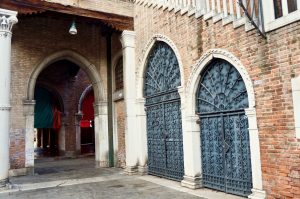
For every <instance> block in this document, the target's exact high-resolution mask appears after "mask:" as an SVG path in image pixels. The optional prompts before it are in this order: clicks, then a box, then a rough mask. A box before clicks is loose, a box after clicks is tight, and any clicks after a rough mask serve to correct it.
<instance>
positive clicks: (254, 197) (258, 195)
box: [248, 189, 266, 199]
mask: <svg viewBox="0 0 300 199" xmlns="http://www.w3.org/2000/svg"><path fill="white" fill-rule="evenodd" d="M251 191H252V194H250V195H249V196H248V198H251V199H265V198H266V192H265V191H263V190H259V189H251Z"/></svg>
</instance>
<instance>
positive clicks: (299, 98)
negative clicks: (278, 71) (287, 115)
mask: <svg viewBox="0 0 300 199" xmlns="http://www.w3.org/2000/svg"><path fill="white" fill-rule="evenodd" d="M292 97H293V107H294V120H295V131H296V135H295V136H296V138H300V76H298V77H295V78H293V79H292Z"/></svg>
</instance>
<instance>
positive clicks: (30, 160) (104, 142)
mask: <svg viewBox="0 0 300 199" xmlns="http://www.w3.org/2000/svg"><path fill="white" fill-rule="evenodd" d="M62 60H64V61H69V62H72V63H73V64H75V65H77V66H78V67H79V68H80V69H82V71H84V72H85V73H86V75H87V76H88V79H89V80H90V84H92V87H93V91H94V96H95V103H94V116H95V118H94V121H95V160H96V166H99V167H107V165H108V156H107V154H108V151H109V144H108V127H107V111H106V110H107V102H106V93H105V92H104V86H103V83H102V80H101V78H100V75H99V72H98V70H97V69H96V67H95V66H94V65H93V64H92V63H90V62H89V61H88V60H87V59H86V58H84V57H83V56H82V55H80V54H78V53H76V52H74V51H71V50H63V51H59V52H56V53H54V54H51V55H49V56H48V57H46V58H45V59H43V60H42V61H41V62H40V63H39V64H38V65H37V66H36V67H35V69H34V70H33V72H32V73H31V76H30V79H29V82H28V90H27V97H26V99H25V100H24V108H26V109H27V110H29V111H28V112H26V115H25V117H26V135H27V137H28V139H26V144H25V150H26V152H27V153H26V159H25V165H26V167H28V168H30V167H34V114H33V113H32V111H31V110H34V106H35V101H34V92H35V87H36V84H37V80H38V77H39V75H40V74H41V72H42V71H43V70H44V69H45V68H47V67H48V66H50V65H51V64H53V63H55V62H58V61H62ZM73 72H74V71H73ZM71 82H72V80H71ZM71 88H75V87H72V86H71ZM80 94H81V93H80ZM77 102H78V100H77ZM66 104H67V103H66ZM76 110H78V109H76ZM74 119H75V118H74ZM66 127H67V126H62V132H64V131H65V130H66V129H65V128H66ZM100 134H101V136H100ZM76 135H77V134H76ZM31 138H32V139H31ZM79 145H80V143H79ZM76 146H77V143H76ZM76 149H77V148H76ZM62 150H65V149H62Z"/></svg>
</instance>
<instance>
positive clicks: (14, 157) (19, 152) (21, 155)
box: [9, 129, 25, 169]
mask: <svg viewBox="0 0 300 199" xmlns="http://www.w3.org/2000/svg"><path fill="white" fill-rule="evenodd" d="M24 139H25V130H24V129H18V130H15V131H13V132H11V133H10V150H9V153H10V156H9V157H10V168H11V169H16V168H23V167H25V164H24V159H25V142H24Z"/></svg>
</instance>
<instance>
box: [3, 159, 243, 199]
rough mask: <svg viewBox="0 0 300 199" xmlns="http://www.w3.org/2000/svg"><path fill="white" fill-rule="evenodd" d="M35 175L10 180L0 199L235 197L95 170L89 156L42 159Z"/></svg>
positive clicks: (167, 182) (197, 198)
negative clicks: (8, 186) (9, 187)
mask: <svg viewBox="0 0 300 199" xmlns="http://www.w3.org/2000/svg"><path fill="white" fill-rule="evenodd" d="M35 173H36V174H35V175H34V176H22V177H13V178H11V179H10V182H11V189H7V190H0V199H48V198H49V199H98V198H100V199H101V198H103V199H104V198H105V199H106V198H108V199H119V198H122V199H140V198H141V199H181V198H182V199H205V198H207V199H218V198H220V199H237V198H239V197H235V196H231V195H227V194H223V193H220V192H214V191H208V192H207V191H206V192H205V191H204V192H203V191H202V192H199V191H195V190H190V189H186V188H182V187H180V183H178V182H173V181H170V180H164V179H160V178H157V177H153V176H138V175H135V176H128V175H126V174H124V172H123V170H122V169H117V168H95V164H94V158H93V157H89V158H79V159H65V160H53V159H43V160H42V161H37V163H36V166H35ZM201 194H202V195H201ZM218 194H219V195H218ZM200 196H201V197H200ZM204 196H205V197H204Z"/></svg>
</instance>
